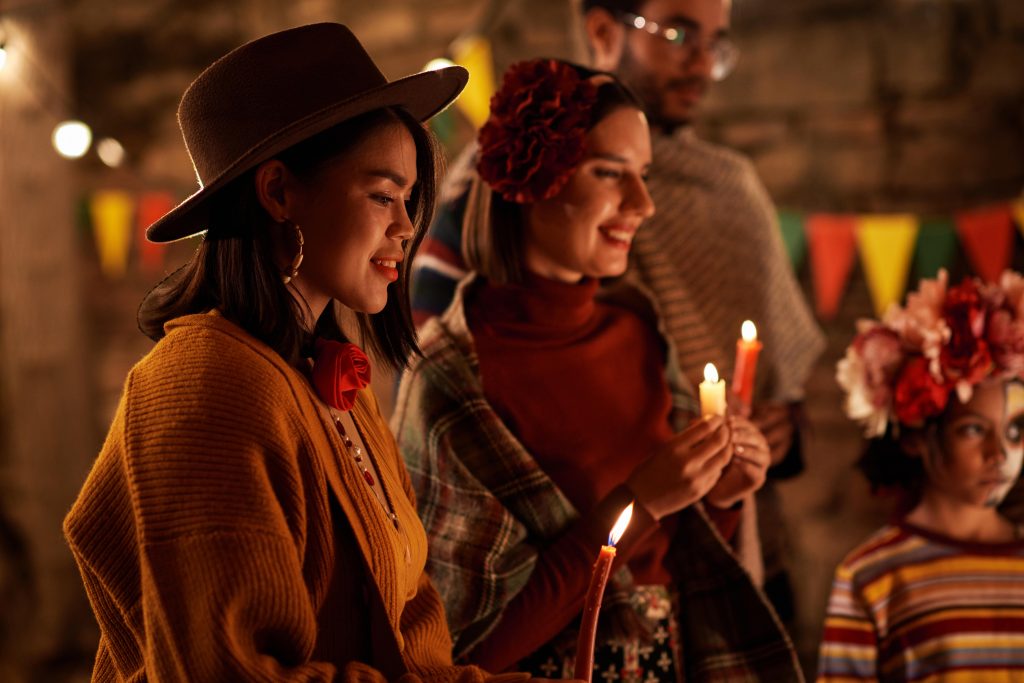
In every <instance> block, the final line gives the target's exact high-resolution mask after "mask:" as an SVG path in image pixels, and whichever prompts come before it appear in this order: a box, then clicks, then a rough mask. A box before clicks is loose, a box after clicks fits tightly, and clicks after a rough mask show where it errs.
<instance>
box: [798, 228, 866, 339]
mask: <svg viewBox="0 0 1024 683" xmlns="http://www.w3.org/2000/svg"><path fill="white" fill-rule="evenodd" d="M806 226H807V244H808V249H809V251H810V258H811V277H812V278H813V280H814V302H815V308H816V309H817V311H818V315H819V316H820V317H821V318H825V319H828V318H833V317H835V315H836V313H838V312H839V302H840V300H841V299H842V296H843V290H844V289H845V288H846V281H847V279H849V277H850V271H851V269H852V268H853V257H854V251H855V250H856V248H857V243H856V237H855V235H854V228H855V227H856V219H855V218H853V217H852V216H834V215H828V214H817V215H813V216H808V217H807V223H806Z"/></svg>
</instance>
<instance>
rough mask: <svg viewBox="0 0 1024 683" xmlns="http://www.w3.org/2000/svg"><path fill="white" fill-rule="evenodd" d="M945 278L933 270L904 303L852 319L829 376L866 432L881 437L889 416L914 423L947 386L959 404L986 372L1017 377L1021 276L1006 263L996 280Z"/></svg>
mask: <svg viewBox="0 0 1024 683" xmlns="http://www.w3.org/2000/svg"><path fill="white" fill-rule="evenodd" d="M947 279H948V277H947V274H946V271H945V270H940V271H939V274H938V278H936V279H934V280H930V279H925V280H922V281H921V284H920V286H919V287H918V289H917V291H916V292H912V293H910V294H908V295H907V303H906V306H905V307H903V308H901V307H900V306H898V305H896V304H893V305H892V306H890V307H889V310H888V311H887V312H886V314H885V316H884V317H883V319H882V320H881V321H880V322H879V321H877V320H860V321H858V322H857V336H856V337H854V339H853V342H852V343H851V344H850V346H849V347H848V348H847V349H846V357H845V358H843V359H842V360H841V361H839V364H838V366H837V367H836V380H837V381H838V382H839V385H840V386H841V387H842V388H843V389H844V390H845V391H846V406H845V407H846V414H847V416H848V417H850V418H851V419H853V420H855V421H857V422H859V423H860V424H861V425H863V426H864V432H865V435H866V436H868V437H877V436H882V435H883V434H885V430H886V427H887V426H888V424H889V421H890V420H892V421H894V422H895V423H898V424H903V425H906V426H909V427H920V426H922V425H923V424H924V422H925V420H926V419H928V418H930V417H934V416H936V415H939V414H940V413H941V412H942V411H943V410H944V409H945V408H946V404H947V403H948V401H949V397H950V394H951V393H952V392H953V391H954V390H955V391H956V393H957V397H958V398H959V400H960V401H961V402H964V403H966V402H967V401H969V400H970V398H971V394H972V392H973V388H974V385H975V384H978V383H979V382H981V381H982V380H984V379H987V378H988V377H999V378H1011V377H1024V277H1022V276H1021V275H1020V274H1019V273H1016V272H1013V271H1009V270H1008V271H1005V272H1004V273H1003V275H1002V277H1001V278H1000V279H999V282H998V283H993V284H983V283H982V282H980V281H979V280H977V279H973V278H971V279H965V280H964V281H963V282H961V283H960V284H959V285H957V286H955V287H947Z"/></svg>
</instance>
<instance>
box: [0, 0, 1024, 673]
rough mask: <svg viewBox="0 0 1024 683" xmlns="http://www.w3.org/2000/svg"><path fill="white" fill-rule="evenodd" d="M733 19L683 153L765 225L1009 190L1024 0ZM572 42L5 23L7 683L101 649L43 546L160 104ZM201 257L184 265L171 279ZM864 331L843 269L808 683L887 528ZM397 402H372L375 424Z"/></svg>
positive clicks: (1, 367)
mask: <svg viewBox="0 0 1024 683" xmlns="http://www.w3.org/2000/svg"><path fill="white" fill-rule="evenodd" d="M733 16H734V27H735V33H736V37H737V40H738V42H739V43H740V45H741V48H742V51H743V54H742V58H741V62H740V65H739V67H738V69H737V71H736V73H735V74H734V75H733V76H732V77H731V78H730V79H729V80H727V81H726V82H724V83H722V84H719V85H717V86H716V87H715V88H714V89H713V91H712V94H711V96H710V98H709V101H708V102H707V105H706V107H705V109H704V116H703V118H702V120H701V123H700V130H701V133H702V134H703V135H705V136H706V137H708V138H710V139H713V140H717V141H720V142H722V143H725V144H728V145H730V146H733V147H735V148H737V149H739V150H741V151H743V152H745V153H747V154H748V155H750V156H751V157H752V158H753V160H754V162H755V164H756V165H757V168H758V170H759V172H760V173H761V176H762V178H763V180H764V181H765V184H766V185H767V187H768V189H769V191H770V192H771V194H772V195H773V197H774V198H775V200H776V201H777V202H778V204H779V205H780V207H784V208H790V209H794V210H798V211H837V212H861V211H863V212H870V211H879V212H884V211H913V212H919V213H923V214H926V213H932V212H935V213H940V214H941V213H948V212H950V211H953V210H956V209H960V208H967V207H971V206H975V205H979V204H984V203H986V202H988V201H996V200H1006V199H1009V198H1011V197H1013V196H1015V195H1017V194H1018V193H1020V191H1021V188H1022V187H1024V67H1022V65H1024V4H1022V3H1020V2H1019V0H734V13H733ZM574 17H575V10H574V7H573V5H572V3H571V2H568V1H567V0H505V1H496V0H492V1H491V2H484V1H482V0H432V1H431V2H426V1H425V0H378V1H377V2H374V3H372V4H370V3H343V2H340V1H329V0H296V1H294V2H289V3H278V2H271V1H269V0H218V1H216V2H212V1H208V0H206V1H200V0H145V1H141V0H140V1H139V2H133V3H122V2H116V1H114V0H89V1H88V2H86V1H85V0H69V1H68V2H65V3H50V2H44V1H40V2H30V0H23V2H22V3H19V4H18V5H16V6H15V5H10V6H9V5H8V3H0V25H2V26H3V28H4V29H5V30H6V33H7V39H8V45H9V47H10V50H11V55H12V56H11V60H10V62H9V65H8V68H7V69H5V70H4V71H3V72H0V207H3V210H2V211H0V349H2V353H0V359H2V360H0V406H2V408H3V411H2V413H0V415H2V417H0V439H2V441H0V443H2V444H3V445H2V447H0V599H2V602H3V604H4V606H5V609H4V610H2V611H0V679H2V680H5V681H37V680H38V681H61V680H69V681H71V680H87V679H88V672H89V669H90V666H91V660H92V655H93V652H94V648H95V642H96V632H95V626H94V624H93V622H92V617H91V615H90V613H89V611H88V606H87V604H86V602H85V599H84V595H83V594H82V589H81V584H80V583H79V581H78V578H77V573H76V571H75V569H74V567H73V564H72V562H71V559H70V555H69V553H68V552H67V550H66V548H65V547H64V545H63V542H62V540H61V538H60V534H59V524H60V520H61V519H62V517H63V515H64V513H65V511H66V510H67V508H68V506H69V505H70V503H71V500H72V499H73V497H74V495H75V493H76V491H77V490H78V488H79V486H80V485H81V481H82V478H83V477H84V473H85V471H87V468H88V466H89V463H90V462H91V460H92V458H93V457H94V456H95V453H96V452H97V450H98V448H99V446H100V444H101V442H102V438H103V435H104V433H105V431H106V428H107V426H108V424H109V421H110V418H111V415H112V412H113V410H114V407H115V406H116V402H117V399H118V397H119V394H120V391H121V386H122V383H123V381H124V377H125V374H126V372H127V370H128V368H129V367H130V366H131V364H132V363H134V362H135V360H137V359H138V358H139V357H140V356H141V355H142V354H144V353H145V352H146V350H147V349H148V348H149V342H148V341H147V340H146V339H145V338H144V337H142V335H141V334H139V333H138V331H137V329H136V328H135V322H134V311H135V307H136V305H137V303H138V301H139V300H140V298H141V296H142V294H143V293H144V292H145V291H146V289H148V287H149V286H151V285H152V281H153V277H152V276H150V275H144V274H142V273H140V272H137V271H136V270H134V269H133V270H131V271H130V272H129V274H128V275H127V276H126V277H125V278H123V279H120V280H116V281H112V280H109V279H107V278H105V277H104V276H103V275H102V274H101V272H100V270H99V267H98V264H97V259H96V254H95V248H94V246H93V244H92V242H91V238H90V237H89V234H88V232H86V231H84V230H83V227H82V225H81V222H80V221H79V219H78V218H77V216H78V214H79V213H80V212H79V211H76V209H75V207H76V204H77V202H78V201H79V200H80V199H81V198H82V197H83V196H85V195H86V194H87V193H88V192H90V191H92V190H95V189H98V188H106V187H119V188H124V189H128V190H131V191H137V190H143V189H172V190H174V191H176V192H178V193H179V194H182V195H183V194H185V193H187V192H190V191H191V190H192V189H193V185H194V179H193V177H192V173H191V170H190V167H189V164H188V159H187V157H186V155H185V152H184V149H183V147H182V145H181V142H180V138H179V135H178V132H177V128H176V124H175V120H174V110H175V107H176V104H177V100H178V98H179V97H180V94H181V92H182V91H183V90H184V88H185V87H186V86H187V84H188V83H189V82H190V80H191V79H192V78H193V77H194V75H195V74H196V73H198V71H199V70H201V69H202V67H203V66H205V65H206V64H208V63H209V62H210V61H212V59H214V58H215V57H217V56H219V55H220V54H222V53H224V52H225V51H227V50H228V49H230V48H231V47H233V46H235V45H237V44H239V43H240V42H242V41H244V40H246V39H249V38H252V37H255V36H257V35H260V34H263V33H266V32H270V31H273V30H277V29H280V28H284V27H287V26H292V25H297V24H301V23H306V22H310V21H321V20H334V21H342V22H345V23H348V24H349V25H350V26H352V27H353V29H354V30H355V32H356V33H357V35H359V36H360V37H361V38H362V40H363V41H364V43H365V45H366V47H367V49H368V50H369V51H370V53H371V54H372V55H373V56H374V57H375V58H376V59H377V60H378V63H379V64H380V65H381V67H382V69H383V70H384V72H385V73H386V74H387V75H388V76H389V77H392V78H393V77H398V76H401V75H404V74H407V73H410V72H412V71H416V70H419V69H420V68H421V67H422V66H423V65H424V64H425V63H426V62H427V61H428V60H430V59H432V58H434V57H437V56H441V55H443V54H444V52H445V49H446V47H447V46H448V45H449V43H450V42H451V41H452V40H453V39H455V38H456V37H458V36H459V35H462V34H465V33H467V32H469V31H474V30H483V31H484V32H485V33H486V35H488V36H489V37H490V38H491V40H492V42H493V46H494V56H495V61H496V63H497V65H498V68H499V70H500V69H501V68H503V67H504V66H506V65H507V64H509V63H510V62H512V61H514V60H515V59H518V58H521V57H528V56H535V55H539V54H546V55H553V56H563V57H576V58H582V56H583V53H582V51H581V50H582V48H581V44H582V43H581V41H580V37H579V35H578V33H577V31H576V29H575V24H574ZM19 54H20V55H22V56H19ZM23 57H24V58H25V59H28V60H29V62H30V63H31V65H32V66H31V67H29V66H26V64H28V63H29V62H25V63H22V61H21V60H22V58H23ZM19 64H20V65H21V66H19ZM58 113H60V114H62V115H63V114H71V113H74V114H75V115H77V116H79V117H81V118H83V119H85V120H87V121H89V122H90V123H91V124H92V125H93V127H94V129H95V131H96V132H97V134H110V135H115V136H116V137H118V138H119V139H120V140H121V141H122V142H123V143H124V145H125V147H126V149H127V151H128V155H129V164H128V166H127V167H126V168H123V169H120V170H118V171H111V170H109V169H106V168H105V167H103V166H101V165H99V163H98V162H97V161H95V160H94V159H91V158H87V159H82V160H80V161H77V162H69V161H65V160H61V159H59V158H58V157H56V155H55V154H54V153H53V151H52V149H51V148H50V143H49V131H50V130H51V129H52V127H53V125H54V124H55V123H56V119H55V117H56V115H57V114H58ZM460 134H461V136H462V137H463V138H465V137H466V135H468V129H467V128H466V127H465V126H464V127H463V129H461V130H460ZM1019 239H1020V238H1019V237H1018V241H1019ZM1018 247H1019V245H1018ZM192 248H194V247H193V246H192V245H190V244H188V243H183V244H179V245H175V246H174V248H173V249H171V250H170V252H169V253H168V260H167V265H168V269H170V268H172V267H174V266H175V265H177V264H178V263H180V262H182V261H183V260H184V259H185V258H187V256H188V253H189V252H190V250H191V249H192ZM1016 253H1017V255H1018V258H1017V260H1018V261H1019V254H1020V249H1019V248H1018V249H1017V252H1016ZM955 270H957V271H960V272H963V270H964V266H963V263H962V262H958V263H957V264H956V265H955ZM800 277H801V279H802V281H803V282H804V283H805V286H806V285H807V277H808V276H807V273H806V272H805V271H801V272H800ZM870 314H871V305H870V301H869V296H868V292H867V289H866V285H865V283H864V280H863V276H862V274H861V273H860V272H859V270H858V271H855V272H854V274H853V277H852V279H851V282H850V284H849V288H848V291H847V293H846V296H845V298H844V301H843V305H842V308H841V310H840V313H839V316H838V317H837V318H836V319H835V320H834V321H830V322H828V323H825V324H824V325H823V327H824V329H825V330H826V332H827V334H828V338H829V347H828V350H827V351H826V353H825V355H824V356H823V358H822V360H821V362H820V363H819V365H818V367H817V369H816V371H815V373H814V375H813V377H812V379H811V382H810V384H809V386H808V402H807V407H808V416H809V419H810V424H811V430H810V435H809V447H808V449H807V471H806V472H805V474H804V475H803V476H801V477H800V478H798V479H796V480H793V481H791V482H787V483H784V484H783V485H782V486H781V487H780V491H781V495H782V499H783V502H784V508H785V514H786V519H787V524H788V526H789V528H790V532H791V534H790V535H791V551H792V556H793V566H794V572H795V576H796V584H797V586H798V591H799V594H798V599H799V615H798V623H797V628H796V631H795V635H796V637H797V641H798V645H799V646H800V649H801V653H802V655H803V657H804V659H805V661H806V662H807V663H811V662H812V661H813V652H814V647H815V644H816V641H817V637H818V634H819V629H820V621H821V613H822V609H823V605H824V600H825V597H826V596H827V591H828V586H829V581H830V577H831V572H832V569H833V567H834V566H835V564H836V562H838V560H839V559H840V558H841V556H842V555H843V554H844V553H845V552H846V551H847V550H848V549H849V548H850V547H851V546H852V545H854V544H855V543H856V542H857V541H858V540H859V539H861V538H863V537H864V536H865V535H866V534H867V533H869V532H870V531H871V529H873V528H874V527H876V526H877V525H878V524H879V523H880V521H881V520H882V519H884V516H885V514H886V512H887V510H886V504H885V503H884V502H882V501H877V500H874V499H872V498H871V497H870V496H869V495H868V493H867V489H866V486H865V485H864V483H863V481H862V480H861V479H860V477H859V476H858V475H856V474H855V473H854V472H852V471H851V464H852V462H853V461H854V459H855V458H856V456H857V454H858V451H859V447H860V441H859V436H858V433H857V430H856V429H855V428H854V427H853V426H852V425H850V424H849V423H848V422H847V421H846V419H845V418H844V417H843V416H842V414H841V411H840V404H839V401H840V397H839V394H838V390H837V388H836V387H835V383H834V380H833V378H832V375H833V368H834V363H835V361H836V360H837V359H838V357H839V356H840V354H841V353H842V350H843V348H844V347H845V345H846V344H847V343H848V341H849V337H850V334H851V331H852V329H853V322H854V320H855V319H856V318H857V317H860V316H865V315H870ZM390 387H391V383H390V382H389V381H387V379H386V378H384V380H383V381H381V382H379V387H378V388H379V389H380V392H381V394H382V396H383V398H384V402H385V404H386V405H387V404H389V393H390Z"/></svg>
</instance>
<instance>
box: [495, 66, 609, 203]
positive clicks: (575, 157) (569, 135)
mask: <svg viewBox="0 0 1024 683" xmlns="http://www.w3.org/2000/svg"><path fill="white" fill-rule="evenodd" d="M596 101H597V86H596V85H595V84H594V83H592V82H591V81H589V80H587V79H585V78H581V76H580V74H579V73H578V72H577V71H576V69H574V68H573V67H572V66H570V65H568V64H566V63H564V62H560V61H558V60H555V59H535V60H531V61H527V62H519V63H517V64H514V65H512V66H511V67H510V68H509V70H508V71H507V72H506V73H505V78H504V80H503V82H502V85H501V89H500V90H499V91H498V92H497V93H495V95H494V97H492V98H491V115H490V117H489V118H488V119H487V122H486V123H485V124H484V126H483V128H481V129H480V135H479V143H480V156H479V161H478V162H477V171H478V172H479V173H480V177H481V178H483V180H484V181H485V182H486V183H487V184H488V185H489V186H490V187H491V189H492V190H493V191H495V192H497V193H498V194H500V195H501V196H502V197H503V198H504V199H506V200H507V201H510V202H516V203H518V204H526V203H531V202H536V201H540V200H542V199H550V198H551V197H553V196H554V195H556V194H557V193H558V191H559V190H561V189H562V186H564V185H565V183H566V181H567V180H568V179H569V176H570V175H572V172H573V170H575V168H576V166H578V165H579V163H580V162H581V161H582V160H583V153H584V145H585V138H586V134H587V127H588V125H589V124H590V118H591V109H592V108H593V105H594V103H595V102H596Z"/></svg>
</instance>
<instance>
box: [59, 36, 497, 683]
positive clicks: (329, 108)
mask: <svg viewBox="0 0 1024 683" xmlns="http://www.w3.org/2000/svg"><path fill="white" fill-rule="evenodd" d="M466 79H467V73H466V72H465V70H463V69H461V68H458V67H453V68H448V69H443V70H440V71H434V72H427V73H423V74H418V75H415V76H410V77H408V78H405V79H401V80H398V81H394V82H390V83H389V82H388V81H387V80H386V79H385V78H384V76H383V75H382V74H381V73H380V71H379V70H378V69H377V67H376V66H375V65H374V64H373V62H372V61H371V60H370V58H369V57H368V56H367V54H366V53H365V51H364V50H363V48H362V47H361V46H360V45H359V43H358V41H357V40H356V38H355V37H354V36H353V35H352V34H351V32H349V30H348V29H347V28H345V27H344V26H341V25H338V24H317V25H311V26H304V27H300V28H295V29H291V30H288V31H283V32H280V33H276V34H273V35H270V36H266V37H264V38H261V39H259V40H256V41H253V42H251V43H248V44H246V45H243V46H242V47H239V48H238V49H236V50H234V51H233V52H231V53H229V54H228V55H226V56H225V57H223V58H221V59H220V60H218V61H217V62H215V63H214V64H213V65H211V66H210V67H209V68H207V69H206V70H205V71H204V72H203V73H202V74H200V76H199V77H198V78H197V79H196V80H195V82H194V83H193V84H192V85H191V86H190V87H189V89H188V90H187V91H186V92H185V95H184V97H183V98H182V101H181V105H180V107H179V110H178V119H179V123H180V125H181V129H182V133H183V135H184V138H185V144H186V146H187V147H188V151H189V154H190V156H191V158H192V161H193V164H194V166H195V170H196V174H197V176H198V178H199V182H200V186H201V189H200V190H199V191H198V192H196V193H195V194H194V195H192V196H191V197H189V198H188V199H187V200H186V201H184V202H183V203H182V204H181V205H179V206H178V207H176V208H175V209H174V210H172V211H171V212H170V213H168V214H167V215H166V216H164V217H163V218H161V219H160V220H159V221H157V222H156V223H154V224H153V225H152V226H150V227H149V230H148V236H149V238H150V239H151V240H153V241H156V242H168V241H173V240H177V239H181V238H184V237H187V236H190V235H194V234H197V233H201V232H205V233H206V235H205V238H204V240H203V242H202V244H201V245H200V246H199V248H198V250H197V251H196V253H195V255H194V256H193V257H192V259H191V260H190V261H189V262H188V263H187V264H186V265H185V266H184V267H183V268H181V269H180V270H178V271H177V272H176V273H174V274H173V275H172V276H171V277H169V278H168V279H167V280H165V281H164V282H162V283H160V284H159V285H158V286H157V287H156V288H154V289H153V291H151V292H150V294H149V295H148V296H147V298H146V300H145V301H144V302H143V304H142V307H141V308H140V311H139V323H140V327H141V328H142V330H143V331H144V332H146V333H147V334H149V335H150V336H151V337H153V338H154V339H156V340H157V344H156V345H155V347H154V348H153V349H152V351H151V352H150V353H149V354H148V355H147V356H146V357H145V358H143V359H142V360H141V361H140V362H139V363H138V364H137V365H136V366H135V367H134V368H133V369H132V371H131V373H130V374H129V376H128V380H127V383H126V385H125V390H124V395H123V397H122V399H121V403H120V406H119V408H118V410H117V414H116V416H115V418H114V422H113V425H112V426H111V428H110V432H109V435H108V437H107V440H106V443H105V444H104V446H103V450H102V452H101V453H100V455H99V457H98V459H97V460H96V463H95V465H94V466H93V469H92V472H91V473H90V475H89V477H88V480H87V481H86V482H85V485H84V487H83V489H82V492H81V494H80V495H79V497H78V500H77V501H76V503H75V505H74V507H73V508H72V510H71V512H70V513H69V515H68V517H67V519H66V521H65V533H66V536H67V538H68V541H69V543H70V545H71V548H72V551H73V553H74V555H75V558H76V560H77V562H78V565H79V567H80V569H81V572H82V577H83V580H84V582H85V587H86V591H87V592H88V595H89V599H90V601H91V603H92V607H93V610H94V612H95V614H96V617H97V620H98V622H99V626H100V631H101V638H100V643H99V650H98V653H97V658H96V664H95V670H94V672H93V679H94V680H104V681H106V680H129V679H130V680H143V679H148V680H161V681H164V680H182V681H184V680H187V681H222V680H247V681H269V680H274V681H278V680H302V681H313V680H334V679H336V678H346V679H360V680H374V679H376V680H380V677H381V676H382V675H383V676H384V677H386V678H388V679H395V678H398V677H400V676H402V675H403V674H406V673H410V674H415V675H418V676H420V677H422V678H424V679H431V680H454V679H459V680H462V681H467V682H468V681H473V680H478V679H482V678H484V676H485V674H484V673H483V672H481V671H480V670H479V669H474V668H465V667H453V666H452V664H451V654H450V648H451V643H450V639H449V636H448V633H447V628H446V624H445V618H444V613H443V610H442V607H441V604H440V602H439V600H438V597H437V594H436V592H435V591H434V589H433V587H432V586H431V584H430V582H429V580H428V579H427V578H426V575H425V574H424V571H423V568H424V563H425V559H426V554H427V544H426V537H425V535H424V532H423V528H422V526H421V524H420V522H419V519H418V518H417V516H416V508H415V505H414V503H413V501H412V499H411V493H410V491H411V489H410V486H409V483H408V476H407V474H406V472H405V470H404V468H403V466H402V465H401V461H400V458H399V457H398V454H397V452H396V450H395V446H394V442H393V439H392V437H391V435H390V433H389V432H388V429H387V426H386V424H385V423H384V421H383V419H382V417H381V415H380V412H379V410H378V408H377V403H376V400H375V399H374V396H373V394H372V392H371V391H370V390H369V389H368V388H366V384H367V382H368V380H369V374H370V367H369V363H368V361H367V359H366V356H364V355H363V353H362V352H361V351H360V350H359V348H358V347H356V346H355V345H353V344H351V343H348V342H349V339H348V338H346V336H345V335H344V334H343V333H342V329H352V330H355V331H353V332H352V333H351V335H352V336H353V337H354V338H355V337H357V339H355V341H361V342H362V343H366V344H368V345H369V346H370V347H371V348H373V350H374V351H376V352H377V356H378V357H380V358H382V359H383V361H384V362H386V363H389V364H391V365H392V366H396V367H401V366H402V365H404V363H405V359H406V357H407V355H408V354H409V353H410V352H411V351H413V350H414V349H415V337H414V334H413V329H412V325H411V323H410V318H409V314H408V304H407V292H406V271H407V264H408V262H409V260H410V256H411V254H412V252H413V251H414V248H415V245H416V243H417V241H418V238H419V235H420V233H421V229H422V228H423V227H424V226H425V225H426V222H427V221H428V220H429V218H430V214H431V210H432V204H433V200H434V188H435V183H436V177H435V174H436V170H435V168H436V159H437V156H436V152H435V148H434V147H433V145H432V142H431V138H430V136H429V134H428V133H427V132H426V131H425V129H424V127H423V125H422V123H421V122H422V121H424V120H426V119H427V118H429V117H430V116H432V115H434V114H435V113H437V112H438V111H440V110H441V109H442V108H444V107H445V106H447V105H448V104H449V103H450V102H451V101H452V100H454V99H455V97H456V96H457V95H458V93H459V92H460V91H461V89H462V88H463V86H464V85H465V83H466ZM339 317H340V318H346V317H347V318H350V319H351V320H352V321H353V324H352V326H351V327H345V326H344V325H343V324H340V323H339Z"/></svg>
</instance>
